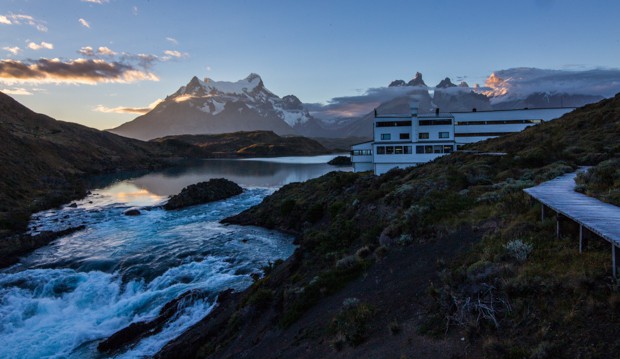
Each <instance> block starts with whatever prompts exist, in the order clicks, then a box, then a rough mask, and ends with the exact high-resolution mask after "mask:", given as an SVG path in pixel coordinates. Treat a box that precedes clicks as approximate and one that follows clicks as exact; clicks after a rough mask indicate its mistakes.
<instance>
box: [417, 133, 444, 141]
mask: <svg viewBox="0 0 620 359" xmlns="http://www.w3.org/2000/svg"><path fill="white" fill-rule="evenodd" d="M439 138H450V132H439ZM418 139H420V140H428V139H430V134H429V133H428V132H418Z"/></svg>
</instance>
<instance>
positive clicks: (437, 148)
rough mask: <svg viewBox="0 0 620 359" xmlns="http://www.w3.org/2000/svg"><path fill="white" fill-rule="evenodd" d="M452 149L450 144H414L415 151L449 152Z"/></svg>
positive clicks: (419, 152)
mask: <svg viewBox="0 0 620 359" xmlns="http://www.w3.org/2000/svg"><path fill="white" fill-rule="evenodd" d="M453 150H454V148H453V147H452V145H426V146H415V153H418V154H422V153H451V152H452V151H453Z"/></svg>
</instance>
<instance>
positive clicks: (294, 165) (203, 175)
mask: <svg viewBox="0 0 620 359" xmlns="http://www.w3.org/2000/svg"><path fill="white" fill-rule="evenodd" d="M334 157H335V155H329V156H313V157H280V158H260V159H259V158H256V159H244V160H231V159H208V160H202V161H199V162H193V163H192V164H190V165H187V166H179V167H173V168H168V169H165V170H161V171H155V172H150V173H148V174H145V175H141V176H137V177H134V178H131V179H124V180H123V181H121V182H116V184H114V185H111V186H109V187H108V188H107V189H106V192H108V193H110V192H111V194H112V195H114V196H115V197H117V198H118V199H119V201H120V202H125V203H130V204H132V205H147V204H153V203H155V202H158V201H159V200H161V198H162V197H167V196H170V195H173V194H176V193H179V192H180V191H181V189H183V187H186V186H188V185H190V184H193V183H197V182H201V181H207V180H209V179H211V178H222V177H223V178H226V179H229V180H231V181H233V182H235V183H238V184H239V185H241V186H244V187H271V188H277V187H281V186H283V185H285V184H287V183H291V182H303V181H307V180H309V179H312V178H316V177H319V176H322V175H324V174H326V173H328V172H331V171H351V170H352V168H351V167H334V166H331V165H328V164H327V162H328V161H329V160H330V159H332V158H334ZM99 184H101V183H99ZM101 187H105V186H101ZM140 191H144V192H140ZM140 193H142V195H140ZM122 197H124V198H125V199H126V200H120V199H121V198H122ZM138 199H140V200H144V201H146V202H142V203H136V200H138Z"/></svg>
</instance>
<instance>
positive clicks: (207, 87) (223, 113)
mask: <svg viewBox="0 0 620 359" xmlns="http://www.w3.org/2000/svg"><path fill="white" fill-rule="evenodd" d="M253 130H271V131H274V132H275V133H277V134H279V135H293V134H301V135H305V136H308V135H313V133H314V132H321V131H324V130H323V128H322V127H321V126H320V125H319V124H318V122H317V120H316V119H314V118H313V117H312V116H310V114H309V113H308V111H307V110H306V109H305V108H304V106H303V104H302V103H301V101H300V100H299V99H298V98H297V97H295V96H293V95H288V96H284V97H283V98H280V97H278V96H277V95H275V94H274V93H272V92H271V91H269V90H268V89H267V88H266V87H265V85H264V83H263V80H262V79H261V78H260V76H259V75H257V74H250V75H249V76H248V77H246V78H245V79H242V80H239V81H236V82H228V81H213V80H211V79H208V78H206V79H204V80H200V79H198V78H197V77H193V78H192V79H191V80H190V81H189V83H188V84H187V85H185V86H181V88H179V89H178V90H177V91H176V92H175V93H173V94H172V95H170V96H168V97H166V99H165V100H164V101H162V102H161V103H159V104H158V105H157V106H156V107H155V108H154V109H153V110H151V111H150V112H148V113H146V114H145V115H142V116H139V117H137V118H136V119H134V120H133V121H131V122H127V123H125V124H123V125H121V126H119V127H117V128H114V129H112V130H110V132H113V133H116V134H119V135H122V136H126V137H133V138H138V139H142V140H150V139H153V138H157V137H163V136H168V135H181V134H216V133H228V132H236V131H253Z"/></svg>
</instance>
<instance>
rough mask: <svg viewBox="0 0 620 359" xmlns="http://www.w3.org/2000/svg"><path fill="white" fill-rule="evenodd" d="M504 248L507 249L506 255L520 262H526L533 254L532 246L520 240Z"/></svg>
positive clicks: (511, 242)
mask: <svg viewBox="0 0 620 359" xmlns="http://www.w3.org/2000/svg"><path fill="white" fill-rule="evenodd" d="M504 248H506V254H508V255H509V256H510V257H512V258H514V259H516V260H517V261H519V262H524V261H525V260H526V259H527V257H528V256H529V255H530V253H531V252H532V245H531V244H528V243H525V242H523V241H522V240H520V239H515V240H513V241H510V242H508V243H507V244H506V246H505V247H504Z"/></svg>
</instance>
